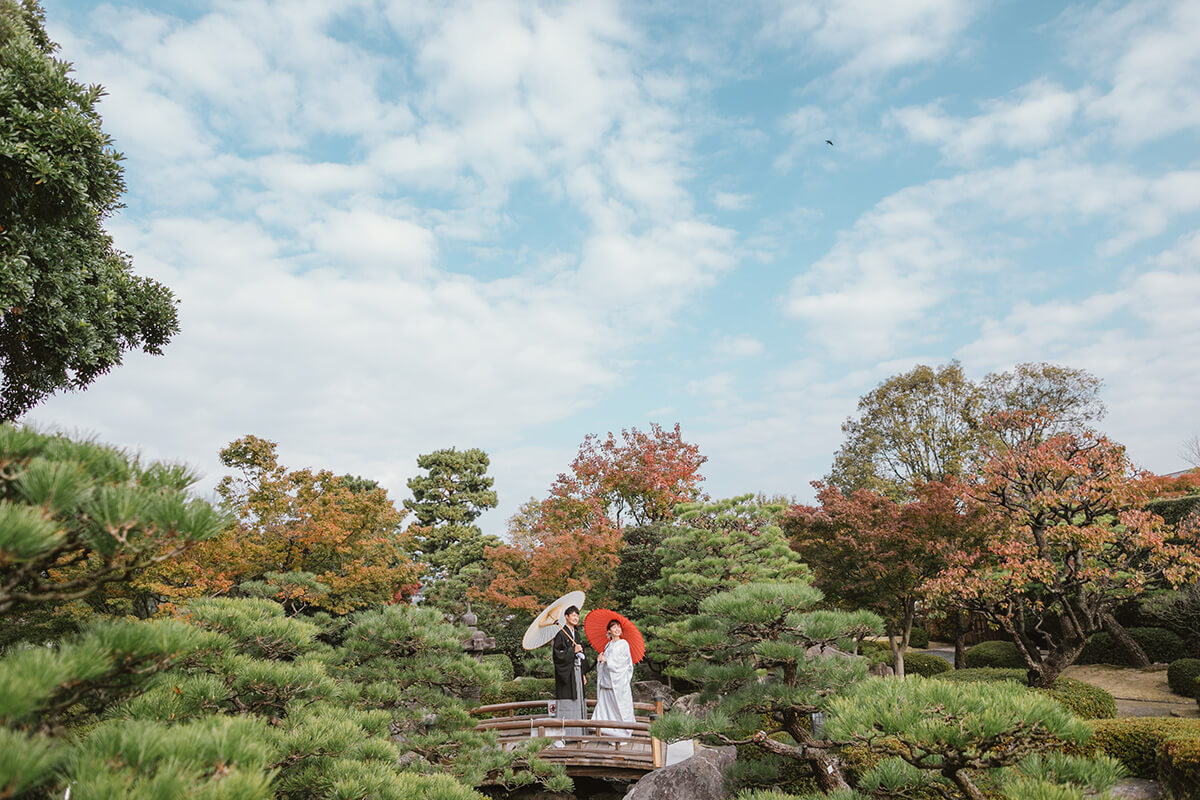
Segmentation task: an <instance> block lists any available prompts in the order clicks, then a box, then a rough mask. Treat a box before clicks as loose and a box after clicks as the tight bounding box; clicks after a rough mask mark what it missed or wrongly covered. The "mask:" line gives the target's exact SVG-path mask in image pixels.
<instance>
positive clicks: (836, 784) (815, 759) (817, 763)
mask: <svg viewBox="0 0 1200 800" xmlns="http://www.w3.org/2000/svg"><path fill="white" fill-rule="evenodd" d="M795 733H797V734H799V737H796V736H793V738H795V739H796V740H797V741H798V742H799V744H795V745H792V744H784V743H783V742H777V741H775V740H774V739H772V738H770V737H769V736H767V734H766V733H765V732H763V731H759V732H758V733H757V734H755V735H754V743H755V744H756V745H758V746H759V747H761V748H762V749H763V750H766V751H767V752H770V753H775V754H776V755H781V756H784V757H786V758H793V759H796V760H798V761H804V762H806V763H807V764H808V765H809V766H810V767H812V771H813V777H814V778H816V780H817V786H819V787H820V788H821V791H823V792H825V793H827V794H828V793H829V792H831V791H833V790H834V789H849V788H850V784H848V783H846V778H845V775H844V774H843V772H842V762H841V759H840V758H838V757H837V756H836V755H834V754H833V753H830V752H829V751H828V750H825V749H823V748H820V747H811V746H809V743H815V742H816V740H814V739H813V738H812V737H811V736H809V735H808V734H807V733H806V732H804V731H801V730H797V731H796V732H795Z"/></svg>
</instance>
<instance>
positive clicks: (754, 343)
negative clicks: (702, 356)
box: [713, 333, 763, 358]
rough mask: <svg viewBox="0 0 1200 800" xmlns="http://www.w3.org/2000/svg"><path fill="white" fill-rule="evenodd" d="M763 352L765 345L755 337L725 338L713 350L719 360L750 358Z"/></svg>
mask: <svg viewBox="0 0 1200 800" xmlns="http://www.w3.org/2000/svg"><path fill="white" fill-rule="evenodd" d="M762 351H763V343H762V342H760V341H759V340H758V339H755V338H754V337H753V336H749V335H747V334H744V333H743V334H740V335H738V336H723V337H721V339H720V341H718V342H717V344H716V346H715V347H714V348H713V352H714V353H715V354H716V356H717V357H718V358H749V357H750V356H756V355H758V354H759V353H761V352H762Z"/></svg>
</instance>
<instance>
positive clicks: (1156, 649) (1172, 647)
mask: <svg viewBox="0 0 1200 800" xmlns="http://www.w3.org/2000/svg"><path fill="white" fill-rule="evenodd" d="M1125 630H1126V631H1127V632H1128V633H1129V635H1130V636H1132V637H1133V640H1134V641H1135V642H1137V643H1138V644H1140V645H1141V646H1142V649H1143V650H1145V651H1146V656H1147V657H1148V658H1149V659H1150V661H1151V662H1153V663H1166V664H1169V663H1171V662H1172V661H1176V660H1178V659H1180V658H1182V657H1183V656H1184V651H1185V647H1184V644H1183V639H1181V638H1180V637H1179V634H1177V633H1172V632H1171V631H1169V630H1167V629H1166V628H1126V629H1125ZM1075 663H1077V664H1115V665H1117V666H1128V665H1129V658H1128V656H1127V655H1126V654H1125V651H1124V650H1123V649H1121V647H1120V645H1118V644H1117V643H1116V641H1115V640H1114V639H1113V637H1112V636H1110V635H1109V634H1107V633H1105V632H1104V631H1101V632H1100V633H1097V634H1093V635H1092V636H1089V637H1088V640H1087V643H1086V644H1085V645H1084V646H1083V650H1082V651H1081V652H1080V653H1079V658H1077V659H1075Z"/></svg>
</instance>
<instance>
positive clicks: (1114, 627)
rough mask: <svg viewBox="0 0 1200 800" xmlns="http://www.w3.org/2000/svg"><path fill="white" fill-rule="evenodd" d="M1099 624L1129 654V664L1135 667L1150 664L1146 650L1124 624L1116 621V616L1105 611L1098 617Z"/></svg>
mask: <svg viewBox="0 0 1200 800" xmlns="http://www.w3.org/2000/svg"><path fill="white" fill-rule="evenodd" d="M1100 625H1101V627H1102V628H1103V629H1104V630H1105V632H1106V633H1108V635H1109V636H1111V637H1113V639H1114V640H1115V641H1116V643H1117V646H1118V647H1120V648H1121V649H1122V650H1124V651H1125V654H1126V655H1127V656H1129V663H1130V664H1131V665H1133V666H1135V667H1148V666H1150V657H1149V656H1148V655H1146V651H1145V650H1143V649H1142V646H1141V645H1140V644H1138V643H1137V640H1136V639H1134V638H1133V637H1132V636H1130V635H1129V631H1127V630H1125V628H1124V626H1123V625H1121V623H1119V622H1117V619H1116V617H1114V616H1113V615H1112V614H1109V613H1107V612H1105V613H1104V614H1102V615H1101V617H1100Z"/></svg>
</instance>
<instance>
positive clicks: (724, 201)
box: [712, 190, 754, 211]
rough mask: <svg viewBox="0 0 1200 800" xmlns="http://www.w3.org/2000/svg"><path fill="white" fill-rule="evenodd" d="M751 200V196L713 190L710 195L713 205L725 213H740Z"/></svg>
mask: <svg viewBox="0 0 1200 800" xmlns="http://www.w3.org/2000/svg"><path fill="white" fill-rule="evenodd" d="M753 199H754V198H753V197H752V196H751V195H748V194H737V193H736V192H722V191H720V190H714V191H713V193H712V201H713V205H715V206H716V207H717V208H720V209H724V210H725V211H742V210H743V209H745V208H748V207H749V206H750V201H751V200H753Z"/></svg>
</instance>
